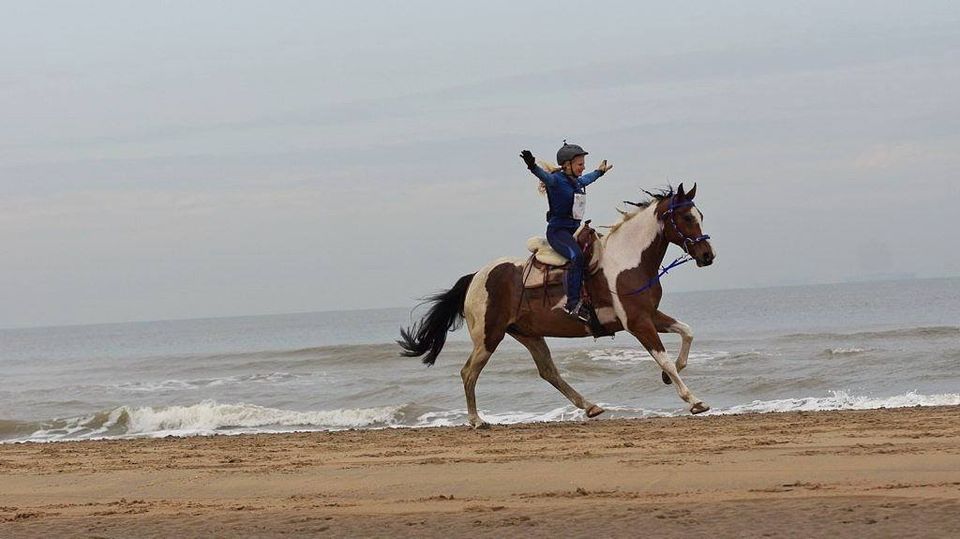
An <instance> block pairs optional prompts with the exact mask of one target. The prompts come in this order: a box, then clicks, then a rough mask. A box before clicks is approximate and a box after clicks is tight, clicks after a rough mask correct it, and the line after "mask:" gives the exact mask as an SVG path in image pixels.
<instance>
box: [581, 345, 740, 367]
mask: <svg viewBox="0 0 960 539" xmlns="http://www.w3.org/2000/svg"><path fill="white" fill-rule="evenodd" d="M586 353H587V357H588V358H589V359H590V360H591V361H609V362H612V363H621V364H627V363H637V362H641V361H653V357H651V356H650V354H649V353H648V352H647V351H646V350H644V349H643V348H601V349H597V350H588V351H587V352H586ZM670 353H671V354H676V353H677V352H676V350H674V351H672V352H670ZM729 355H730V354H729V353H727V352H723V351H716V352H712V351H706V352H699V351H691V352H690V356H689V357H688V359H689V361H690V362H694V363H696V362H698V361H710V360H714V359H722V358H725V357H727V356H729Z"/></svg>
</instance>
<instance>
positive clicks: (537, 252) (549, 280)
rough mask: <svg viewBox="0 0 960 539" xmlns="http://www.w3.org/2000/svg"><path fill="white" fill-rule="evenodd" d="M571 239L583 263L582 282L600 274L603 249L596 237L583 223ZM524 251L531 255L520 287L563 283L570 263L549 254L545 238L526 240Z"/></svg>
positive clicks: (550, 248) (594, 232)
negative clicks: (584, 260)
mask: <svg viewBox="0 0 960 539" xmlns="http://www.w3.org/2000/svg"><path fill="white" fill-rule="evenodd" d="M573 237H574V238H575V239H576V240H577V244H578V245H579V246H580V249H581V250H582V251H583V256H584V258H585V259H586V261H587V263H586V267H585V268H584V271H585V274H586V275H585V279H584V280H586V277H589V276H590V275H593V274H595V273H597V271H599V270H600V254H601V251H602V249H603V245H602V242H600V241H599V240H600V234H598V233H597V231H596V230H594V229H593V228H590V221H584V223H583V224H582V225H580V228H578V229H577V231H576V232H574V234H573ZM527 250H529V251H530V252H531V253H533V255H532V256H530V258H529V259H528V260H527V263H526V264H525V265H524V267H523V276H524V280H523V287H524V288H540V287H542V286H549V285H552V284H560V283H562V282H563V274H564V270H565V269H566V267H567V265H568V264H569V263H570V261H569V260H567V259H566V257H564V256H563V255H561V254H560V253H558V252H556V251H554V250H553V248H552V247H550V244H549V243H548V242H547V240H546V238H543V237H539V236H534V237H532V238H530V239H529V240H527Z"/></svg>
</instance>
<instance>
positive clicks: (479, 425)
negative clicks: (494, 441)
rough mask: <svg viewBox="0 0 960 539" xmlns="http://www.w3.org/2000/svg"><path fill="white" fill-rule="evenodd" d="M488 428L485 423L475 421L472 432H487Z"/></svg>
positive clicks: (488, 425)
mask: <svg viewBox="0 0 960 539" xmlns="http://www.w3.org/2000/svg"><path fill="white" fill-rule="evenodd" d="M489 428H490V423H487V422H486V421H477V422H476V423H474V424H473V430H487V429H489Z"/></svg>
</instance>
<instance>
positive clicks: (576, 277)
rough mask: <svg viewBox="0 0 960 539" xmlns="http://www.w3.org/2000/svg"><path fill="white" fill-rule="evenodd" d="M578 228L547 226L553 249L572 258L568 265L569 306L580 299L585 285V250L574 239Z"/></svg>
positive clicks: (548, 239) (549, 240)
mask: <svg viewBox="0 0 960 539" xmlns="http://www.w3.org/2000/svg"><path fill="white" fill-rule="evenodd" d="M576 231H577V229H576V228H569V227H560V226H547V242H548V243H549V244H550V247H553V250H554V251H556V252H558V253H560V254H561V255H563V256H564V257H566V258H567V259H569V260H570V265H569V266H568V267H567V275H566V278H567V280H566V285H567V307H572V306H574V305H575V304H576V303H577V302H578V301H580V288H581V287H582V286H583V251H581V250H580V246H579V245H577V240H575V239H573V233H574V232H576Z"/></svg>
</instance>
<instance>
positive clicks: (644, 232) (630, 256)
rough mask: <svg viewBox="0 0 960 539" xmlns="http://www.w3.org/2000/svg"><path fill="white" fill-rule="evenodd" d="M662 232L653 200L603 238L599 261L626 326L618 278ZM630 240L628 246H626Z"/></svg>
mask: <svg viewBox="0 0 960 539" xmlns="http://www.w3.org/2000/svg"><path fill="white" fill-rule="evenodd" d="M662 231H663V223H662V222H661V221H660V220H659V219H657V204H656V203H652V204H650V205H649V206H647V207H646V208H644V209H642V210H638V212H637V214H636V215H634V216H633V217H630V218H628V219H626V220H625V221H623V222H622V223H621V224H620V225H619V226H618V227H617V229H616V230H614V231H612V232H611V233H610V234H608V235H607V236H606V238H605V241H604V256H603V258H602V259H601V261H600V263H601V265H602V266H603V274H604V276H606V278H607V285H608V286H609V287H610V290H611V291H612V292H613V296H612V297H613V309H614V311H615V312H616V313H617V316H618V317H619V318H620V323H621V324H623V327H627V312H626V310H625V309H624V308H623V303H621V301H620V296H619V294H617V278H618V277H619V276H620V274H621V273H623V272H624V271H627V270H629V269H633V268H635V267H637V266H639V265H640V261H641V260H642V259H643V252H644V251H646V250H647V247H649V246H650V244H652V243H653V241H654V240H656V239H657V236H659V235H660V233H661V232H662ZM627 243H629V245H626V244H627Z"/></svg>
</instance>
